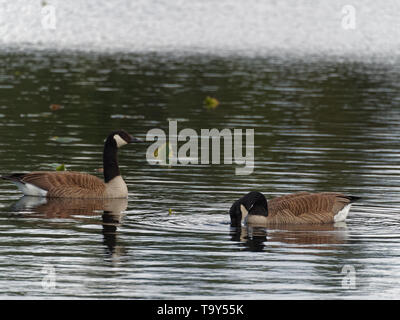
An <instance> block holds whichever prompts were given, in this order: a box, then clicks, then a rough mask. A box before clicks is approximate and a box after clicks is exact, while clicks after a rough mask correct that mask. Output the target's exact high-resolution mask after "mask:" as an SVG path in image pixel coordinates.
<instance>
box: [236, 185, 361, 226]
mask: <svg viewBox="0 0 400 320" xmlns="http://www.w3.org/2000/svg"><path fill="white" fill-rule="evenodd" d="M359 199H360V197H353V196H346V195H343V194H341V193H336V192H321V193H308V192H300V193H295V194H290V195H286V196H282V197H278V198H274V199H271V200H269V201H268V203H267V199H265V196H264V195H263V194H262V193H260V192H257V191H252V192H249V193H248V194H246V195H245V196H243V197H242V198H240V199H239V200H237V201H235V202H234V204H233V205H232V207H231V209H230V211H229V214H230V216H231V226H233V227H239V226H240V225H241V224H242V222H243V221H244V222H246V223H247V224H252V225H265V226H267V225H278V224H322V223H334V222H339V221H344V220H345V219H346V217H347V215H348V213H349V211H350V207H351V205H352V203H353V202H355V201H357V200H359Z"/></svg>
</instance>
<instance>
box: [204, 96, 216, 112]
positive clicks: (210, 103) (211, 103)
mask: <svg viewBox="0 0 400 320" xmlns="http://www.w3.org/2000/svg"><path fill="white" fill-rule="evenodd" d="M204 105H205V106H206V107H207V108H208V109H215V108H216V107H218V105H219V101H218V100H217V99H215V98H213V97H210V96H207V97H206V98H205V99H204Z"/></svg>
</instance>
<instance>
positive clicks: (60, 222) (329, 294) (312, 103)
mask: <svg viewBox="0 0 400 320" xmlns="http://www.w3.org/2000/svg"><path fill="white" fill-rule="evenodd" d="M0 59H1V61H2V68H1V71H0V173H1V174H6V173H10V172H24V171H31V170H55V167H56V166H57V165H59V164H61V163H64V164H65V165H66V167H67V170H76V171H84V172H89V173H92V174H95V175H96V174H97V175H99V176H101V174H99V173H97V171H96V170H97V169H98V168H101V167H102V160H101V159H102V148H103V142H104V138H105V136H106V135H107V134H108V133H109V132H110V131H111V130H114V129H116V128H124V129H126V130H127V131H129V132H130V133H132V134H133V135H135V136H137V137H139V138H142V139H145V137H146V134H147V132H148V131H149V130H150V129H153V128H161V129H163V130H165V131H166V132H168V121H169V120H177V121H178V130H180V129H184V128H192V129H194V130H195V131H196V132H198V133H199V134H200V129H202V128H209V129H211V128H217V129H219V130H222V129H223V128H229V129H234V128H236V129H246V128H254V129H255V147H254V151H255V159H254V160H255V168H254V172H253V173H252V174H251V175H235V168H237V167H238V165H236V164H235V163H234V164H224V163H222V164H220V165H218V164H210V165H204V164H199V165H186V166H172V167H171V166H158V165H150V164H149V163H147V161H146V157H145V154H146V149H147V147H148V146H149V144H150V143H144V144H135V145H130V146H126V147H124V148H123V149H122V150H121V151H120V154H119V161H120V166H121V171H122V174H123V176H124V178H125V180H126V182H127V185H128V188H129V198H128V200H127V201H123V200H115V201H110V202H104V203H103V202H102V203H99V202H96V201H94V202H93V201H62V200H51V201H46V200H43V199H37V198H22V199H21V194H20V192H19V191H18V190H17V189H16V188H15V186H14V185H12V184H8V183H7V182H5V181H0V229H1V230H0V297H2V298H144V299H148V298H162V299H164V298H168V299H174V298H181V299H186V298H190V299H192V298H201V299H208V298H221V299H226V298H232V299H243V298H245V299H266V298H305V299H329V298H398V296H399V294H400V289H399V283H400V232H399V227H400V216H399V214H400V209H399V208H400V200H399V196H400V178H399V173H400V170H399V163H400V156H399V149H400V146H399V143H398V142H399V138H400V126H399V120H400V108H399V104H400V94H399V92H400V91H399V89H400V88H399V82H398V79H399V77H400V69H399V67H398V66H399V64H396V65H393V64H384V63H363V62H340V61H335V60H331V61H329V60H318V59H314V60H308V61H304V60H290V61H289V60H286V59H280V58H245V57H243V58H239V57H231V56H227V57H215V56H207V55H201V56H195V55H182V56H180V55H168V56H167V55H151V54H150V55H135V54H113V55H89V54H77V53H75V54H73V53H71V54H68V53H64V54H61V53H57V54H56V53H51V52H49V53H46V52H35V51H33V52H26V53H4V52H3V53H2V54H1V56H0ZM206 96H213V97H216V98H217V99H218V100H219V101H220V105H219V106H218V107H217V108H216V109H207V108H205V107H204V106H203V100H204V99H205V97H206ZM51 104H59V105H61V106H62V108H61V109H59V110H51V109H50V108H49V106H50V105H51ZM249 190H260V191H262V192H264V193H265V194H266V196H267V197H268V198H272V197H275V196H279V195H283V194H288V193H292V192H297V191H316V192H317V191H340V192H343V193H346V194H350V195H356V196H361V197H363V200H362V201H360V202H358V203H356V204H355V205H354V206H353V208H352V211H351V213H350V216H349V218H348V220H347V222H346V224H341V225H335V226H334V225H324V226H317V227H309V226H308V227H307V226H303V227H289V226H288V227H276V228H271V229H246V228H243V229H242V230H240V231H236V232H234V231H233V230H231V229H230V225H229V216H228V210H229V208H230V206H231V204H232V202H233V201H234V200H236V199H237V198H238V197H240V196H241V195H243V194H244V193H246V192H247V191H249ZM347 271H348V272H349V273H347ZM52 280H55V282H54V285H55V287H52V283H53V282H52Z"/></svg>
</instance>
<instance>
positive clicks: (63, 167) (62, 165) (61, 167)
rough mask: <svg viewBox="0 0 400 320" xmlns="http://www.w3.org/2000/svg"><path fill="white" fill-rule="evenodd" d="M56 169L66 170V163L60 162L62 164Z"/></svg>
mask: <svg viewBox="0 0 400 320" xmlns="http://www.w3.org/2000/svg"><path fill="white" fill-rule="evenodd" d="M56 171H65V165H64V163H63V164H60V165H59V166H58V167H57V168H56Z"/></svg>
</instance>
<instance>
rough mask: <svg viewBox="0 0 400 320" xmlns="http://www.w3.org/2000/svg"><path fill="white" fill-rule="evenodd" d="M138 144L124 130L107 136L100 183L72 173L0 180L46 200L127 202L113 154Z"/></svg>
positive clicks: (37, 173) (17, 175)
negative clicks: (123, 147) (74, 199)
mask: <svg viewBox="0 0 400 320" xmlns="http://www.w3.org/2000/svg"><path fill="white" fill-rule="evenodd" d="M138 141H141V140H139V139H137V138H134V137H132V136H131V135H130V134H128V133H127V132H126V131H124V130H117V131H113V132H111V133H110V134H109V135H108V137H107V139H106V141H105V143H104V150H103V168H104V171H103V174H104V181H103V180H102V179H100V178H98V177H95V176H93V175H90V174H87V173H81V172H74V171H34V172H30V173H14V174H11V175H8V176H2V177H0V178H2V179H4V180H8V181H11V182H13V183H14V184H15V185H17V187H18V188H19V190H21V191H22V192H23V193H24V195H27V196H39V197H47V198H81V199H82V198H83V199H84V198H87V199H89V198H92V199H93V198H101V199H108V198H127V197H128V188H127V186H126V183H125V181H124V180H123V179H122V177H121V173H120V171H119V167H118V159H117V152H118V148H121V147H122V146H124V145H126V144H129V143H133V142H138Z"/></svg>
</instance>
